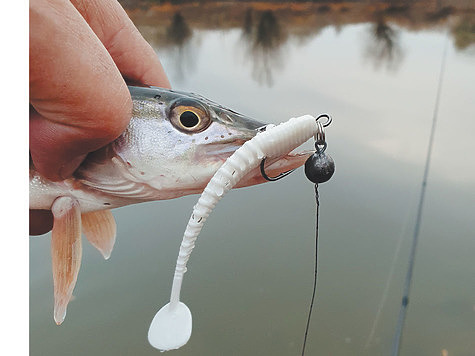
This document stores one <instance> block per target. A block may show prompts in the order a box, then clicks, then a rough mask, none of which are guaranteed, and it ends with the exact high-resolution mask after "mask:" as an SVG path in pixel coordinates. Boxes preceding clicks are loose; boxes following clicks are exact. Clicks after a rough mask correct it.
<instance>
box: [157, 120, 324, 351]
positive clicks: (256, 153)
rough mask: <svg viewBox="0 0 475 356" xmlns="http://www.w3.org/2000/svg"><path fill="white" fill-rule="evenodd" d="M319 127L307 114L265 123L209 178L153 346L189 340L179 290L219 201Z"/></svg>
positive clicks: (190, 223) (188, 228) (174, 345)
mask: <svg viewBox="0 0 475 356" xmlns="http://www.w3.org/2000/svg"><path fill="white" fill-rule="evenodd" d="M321 128H322V126H321V124H319V123H317V119H316V118H315V117H313V116H310V115H304V116H300V117H297V118H292V119H290V120H288V121H286V122H284V123H281V124H279V125H278V126H274V125H268V126H267V127H266V130H265V131H264V132H261V133H258V134H257V135H256V136H255V137H254V138H252V139H251V140H249V141H247V142H245V143H244V144H243V145H242V146H241V147H240V148H239V149H237V150H236V151H235V152H234V153H233V154H232V155H231V156H230V157H229V158H228V159H227V160H226V161H225V162H224V164H223V165H222V166H221V167H220V168H219V169H218V171H217V172H216V173H215V175H214V176H213V177H212V178H211V180H210V182H209V183H208V185H207V186H206V188H205V189H204V191H203V193H202V194H201V197H200V198H199V200H198V203H197V204H196V205H195V206H194V208H193V213H192V214H191V217H190V220H189V221H188V225H187V226H186V230H185V233H184V235H183V240H182V242H181V246H180V251H179V254H178V259H177V262H176V268H175V275H174V278H173V285H172V291H171V297H170V302H169V303H168V304H166V305H165V306H164V307H162V308H161V309H160V310H159V311H158V312H157V314H156V315H155V317H154V318H153V320H152V323H151V325H150V329H149V332H148V340H149V342H150V344H151V345H152V346H153V347H155V348H157V349H159V350H161V351H168V350H173V349H178V348H180V347H181V346H183V345H185V344H186V343H187V342H188V340H189V339H190V336H191V330H192V317H191V312H190V310H189V309H188V307H187V306H186V305H185V304H184V303H182V302H180V290H181V286H182V282H183V276H184V274H185V272H186V264H187V262H188V259H189V258H190V254H191V251H192V250H193V247H194V246H195V242H196V239H197V237H198V235H199V233H200V231H201V229H202V227H203V225H204V222H205V221H206V219H207V218H208V216H209V214H210V213H211V211H212V210H213V208H214V207H215V206H216V204H217V203H218V201H219V200H220V199H221V198H222V197H223V195H224V194H226V193H227V192H228V191H229V190H230V189H232V188H233V187H234V186H235V185H236V184H237V183H238V182H239V181H240V180H241V179H242V178H243V177H245V176H246V174H248V173H249V172H250V171H251V170H253V169H254V168H256V167H257V166H259V164H260V163H261V161H262V160H263V159H272V158H275V157H280V156H282V155H284V154H286V153H288V152H290V151H292V150H293V149H295V148H297V147H298V146H300V145H301V144H303V143H304V142H305V141H307V140H308V139H310V138H311V137H315V136H316V135H318V134H321Z"/></svg>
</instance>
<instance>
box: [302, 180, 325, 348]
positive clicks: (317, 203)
mask: <svg viewBox="0 0 475 356" xmlns="http://www.w3.org/2000/svg"><path fill="white" fill-rule="evenodd" d="M315 211H316V212H315V265H314V275H313V291H312V299H311V301H310V307H309V310H308V317H307V326H306V327H305V335H304V339H303V345H302V354H301V355H302V356H304V355H305V347H306V346H307V335H308V329H309V328H310V320H311V318H312V310H313V303H314V301H315V294H316V291H317V272H318V220H319V219H318V218H319V216H318V215H319V211H320V200H319V196H318V183H316V184H315Z"/></svg>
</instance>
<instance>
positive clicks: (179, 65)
mask: <svg viewBox="0 0 475 356" xmlns="http://www.w3.org/2000/svg"><path fill="white" fill-rule="evenodd" d="M192 37H193V30H192V29H191V28H190V26H188V24H187V23H186V21H185V18H184V17H183V15H182V14H181V13H180V12H179V11H178V12H176V13H175V15H174V16H173V20H172V23H171V24H170V26H168V27H167V29H166V41H165V42H166V45H165V46H164V48H165V49H166V50H169V51H170V52H171V54H172V55H173V56H174V57H175V59H174V61H173V63H174V64H175V72H176V78H177V79H178V80H182V79H183V78H184V77H185V72H186V70H189V71H191V70H192V69H193V64H194V60H193V58H194V56H193V55H192V54H193V50H192V46H191V39H192Z"/></svg>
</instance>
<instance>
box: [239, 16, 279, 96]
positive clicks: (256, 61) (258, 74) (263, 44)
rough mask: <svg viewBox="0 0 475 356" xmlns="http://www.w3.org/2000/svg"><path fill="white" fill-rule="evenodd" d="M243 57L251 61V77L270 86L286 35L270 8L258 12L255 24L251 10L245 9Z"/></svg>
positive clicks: (272, 82)
mask: <svg viewBox="0 0 475 356" xmlns="http://www.w3.org/2000/svg"><path fill="white" fill-rule="evenodd" d="M241 38H242V40H243V41H244V44H245V48H246V50H245V52H244V55H245V58H246V59H250V60H251V62H252V77H253V79H255V80H256V81H257V82H258V83H259V84H261V85H262V84H264V85H267V86H269V87H271V86H272V85H273V84H274V79H273V71H275V70H276V69H278V68H281V67H282V63H283V61H282V47H283V44H284V43H285V42H286V39H287V35H286V33H285V31H284V30H283V28H282V26H281V25H280V23H279V21H278V20H277V18H276V16H275V15H274V13H273V12H272V11H271V10H267V11H264V12H262V13H261V14H260V17H259V20H258V22H257V24H256V25H254V23H253V12H252V10H250V9H249V10H247V11H246V14H245V16H244V22H243V26H242V36H241Z"/></svg>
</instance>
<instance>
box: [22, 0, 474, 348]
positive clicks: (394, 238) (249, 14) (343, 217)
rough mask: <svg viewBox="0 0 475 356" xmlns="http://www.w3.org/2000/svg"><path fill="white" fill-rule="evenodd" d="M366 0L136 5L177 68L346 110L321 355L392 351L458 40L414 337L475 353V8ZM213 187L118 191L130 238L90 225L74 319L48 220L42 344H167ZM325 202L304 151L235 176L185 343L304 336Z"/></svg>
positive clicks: (296, 111)
mask: <svg viewBox="0 0 475 356" xmlns="http://www.w3.org/2000/svg"><path fill="white" fill-rule="evenodd" d="M365 4H366V3H362V4H360V3H356V4H351V3H350V4H346V5H345V4H342V3H338V4H332V3H328V4H327V5H314V4H307V5H305V4H301V3H299V4H295V6H294V8H293V10H289V9H285V8H282V7H279V6H280V5H279V6H277V5H275V4H272V6H270V5H268V6H267V7H266V6H264V5H263V4H262V3H258V4H257V5H254V7H252V6H251V5H249V6H248V7H246V6H241V7H239V8H237V7H233V6H231V5H230V4H229V3H226V4H224V5H223V4H221V6H217V5H216V6H214V7H213V6H212V5H210V4H209V3H207V5H203V6H201V7H200V6H198V7H197V6H195V7H194V8H193V7H191V5H181V6H171V5H167V4H166V5H163V6H161V7H159V6H158V7H157V6H155V7H152V8H142V9H135V10H133V9H130V10H129V12H130V15H131V17H132V19H133V21H134V22H135V23H136V24H137V26H138V28H139V30H140V31H141V32H142V33H143V34H144V36H145V37H146V39H147V40H148V41H149V42H150V43H151V44H152V45H153V46H154V48H155V49H156V51H157V53H158V55H159V57H160V59H161V60H162V63H163V65H164V67H165V69H166V71H167V74H168V75H169V78H170V80H171V83H172V85H173V87H174V88H176V89H180V90H186V91H193V92H197V93H200V94H202V95H205V96H207V97H209V98H211V99H213V100H214V101H217V102H219V103H221V104H223V105H226V106H228V107H231V108H233V109H235V110H237V111H240V112H242V113H245V114H247V115H249V116H252V117H255V118H256V119H259V120H262V121H267V122H273V123H278V122H281V121H285V120H287V119H288V118H289V117H292V116H298V115H302V114H306V113H311V114H318V113H321V112H328V113H330V114H331V115H332V116H333V117H334V123H333V124H332V125H331V126H330V127H329V128H328V129H327V139H328V152H329V153H330V154H331V155H332V156H333V158H334V160H335V162H336V174H335V176H334V178H333V179H332V180H331V181H330V182H328V183H325V184H323V185H321V186H320V195H321V230H320V234H321V235H320V250H319V251H320V259H319V273H320V274H319V282H318V290H317V300H316V305H315V309H314V314H313V320H312V324H311V329H310V335H309V343H308V345H307V352H308V355H316V354H318V355H381V354H388V350H389V349H390V347H391V341H392V336H393V332H394V328H395V324H396V318H397V313H398V310H399V305H400V299H401V293H402V283H403V279H404V274H405V272H406V267H407V259H408V254H409V246H410V239H411V237H412V231H413V226H414V218H415V213H416V206H417V200H418V195H419V190H420V187H421V179H422V174H423V167H424V163H425V156H426V150H427V145H428V139H429V130H430V125H431V122H432V117H433V112H434V107H435V97H436V91H437V83H438V80H439V72H440V67H441V63H442V56H443V51H444V46H446V45H447V46H448V47H447V59H446V64H445V77H444V80H443V86H442V91H441V99H440V103H439V105H440V107H439V112H438V118H439V121H438V125H437V131H436V136H435V146H434V151H433V158H432V164H431V167H430V175H429V182H428V186H427V195H426V205H425V210H424V214H423V220H422V228H421V234H420V244H419V249H418V253H417V261H416V267H415V275H414V285H413V289H412V294H411V298H410V305H409V310H408V316H407V322H406V327H405V330H404V337H403V344H402V349H401V354H402V355H440V354H441V350H443V349H446V350H447V351H448V354H449V355H466V356H469V355H472V356H473V355H474V354H475V262H474V257H473V256H474V253H473V251H475V236H474V235H475V229H474V226H473V216H474V213H475V164H474V162H475V160H474V159H473V157H472V156H473V152H475V140H474V139H473V133H474V132H475V120H474V119H475V101H474V100H473V93H474V83H475V50H474V47H473V43H474V40H473V38H474V30H473V28H474V27H473V26H474V25H473V23H474V22H473V15H472V16H471V17H470V13H469V12H467V11H462V10H457V9H454V8H446V7H443V4H442V6H439V7H438V8H437V4H439V5H440V2H437V3H436V2H416V3H415V5H414V7H413V8H408V7H406V8H404V7H401V6H399V7H394V6H393V7H391V6H389V5H387V4H385V3H382V4H379V5H378V6H379V8H378V6H376V5H374V6H373V7H369V6H367V5H365ZM427 4H428V5H427ZM460 4H461V5H460V7H461V8H464V7H463V6H467V5H466V4H465V3H464V2H463V1H461V2H460ZM464 4H465V5H464ZM304 5H305V6H307V7H305V6H304ZM324 6H326V7H324ZM365 6H366V7H365ZM197 198H198V197H197V196H189V197H184V198H180V199H176V200H171V201H162V202H154V203H147V204H141V205H137V206H130V207H124V208H120V209H117V210H115V211H114V215H115V216H116V219H117V223H118V236H117V243H116V247H115V250H114V252H113V254H112V257H111V259H110V260H109V261H104V260H103V259H102V257H101V256H100V254H99V253H98V252H97V251H95V250H94V249H93V248H92V247H91V246H89V245H88V244H87V243H84V253H83V264H82V267H81V271H80V274H79V278H78V284H77V286H76V289H75V292H74V295H75V296H76V299H75V300H74V301H72V302H71V303H70V306H69V308H68V315H67V317H66V320H65V322H64V324H63V325H62V326H60V327H57V326H56V325H55V324H54V322H53V318H52V308H53V291H52V277H51V262H50V252H49V248H50V246H49V243H50V236H49V235H47V236H43V237H35V238H31V239H30V300H31V302H30V348H31V354H32V355H153V354H157V351H156V350H154V349H152V348H151V347H150V346H149V344H148V342H147V340H146V335H147V330H148V326H149V322H150V321H151V319H152V317H153V315H154V314H155V312H156V311H157V309H158V308H159V307H161V306H162V305H163V304H164V303H165V302H166V301H167V299H168V298H169V293H170V287H171V279H172V276H173V270H174V266H175V260H176V255H177V252H178V247H179V243H180V241H181V237H182V233H183V231H184V228H185V225H186V223H187V221H188V217H189V214H190V212H191V210H192V207H193V205H194V204H195V202H196V200H197ZM314 204H315V199H314V196H313V187H312V185H311V183H309V182H308V181H307V180H306V178H305V176H304V174H303V172H302V170H299V171H297V172H295V173H294V174H292V175H291V176H289V177H288V178H286V179H284V180H282V181H279V182H276V183H268V184H265V185H260V186H255V187H249V188H244V189H239V190H233V191H231V192H230V193H229V194H228V195H227V196H226V197H225V198H224V199H223V200H222V201H221V202H220V203H219V204H218V206H217V209H216V210H215V211H214V212H213V214H212V215H211V216H210V218H209V219H208V221H207V223H206V225H205V227H204V229H203V231H202V233H201V235H200V237H199V240H198V243H197V247H196V249H195V251H194V253H193V255H192V257H191V260H190V264H189V271H188V273H187V274H186V276H185V282H184V289H183V291H182V299H183V300H184V301H185V302H186V303H187V305H188V306H189V307H190V309H191V311H192V313H193V318H194V325H193V327H194V330H193V335H192V338H191V340H190V341H189V343H188V344H187V345H186V346H185V347H183V348H182V349H180V350H178V351H174V352H173V354H174V355H297V354H299V352H300V348H301V342H302V339H303V333H304V327H305V322H306V313H307V309H308V303H309V300H310V293H311V287H312V285H311V284H312V277H313V250H314V240H313V239H314ZM398 246H399V254H398V255H397V256H396V259H395V265H394V275H393V276H392V279H391V280H390V283H389V294H388V297H387V299H386V302H385V304H384V305H383V307H382V309H381V312H380V314H379V318H378V322H377V323H376V325H375V326H374V323H375V318H376V316H377V311H378V306H379V304H380V301H381V298H382V293H383V291H384V289H385V285H386V283H387V280H388V273H389V271H390V270H391V264H392V262H393V259H394V254H395V251H396V250H398ZM373 327H374V333H373V335H371V330H372V328H373Z"/></svg>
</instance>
